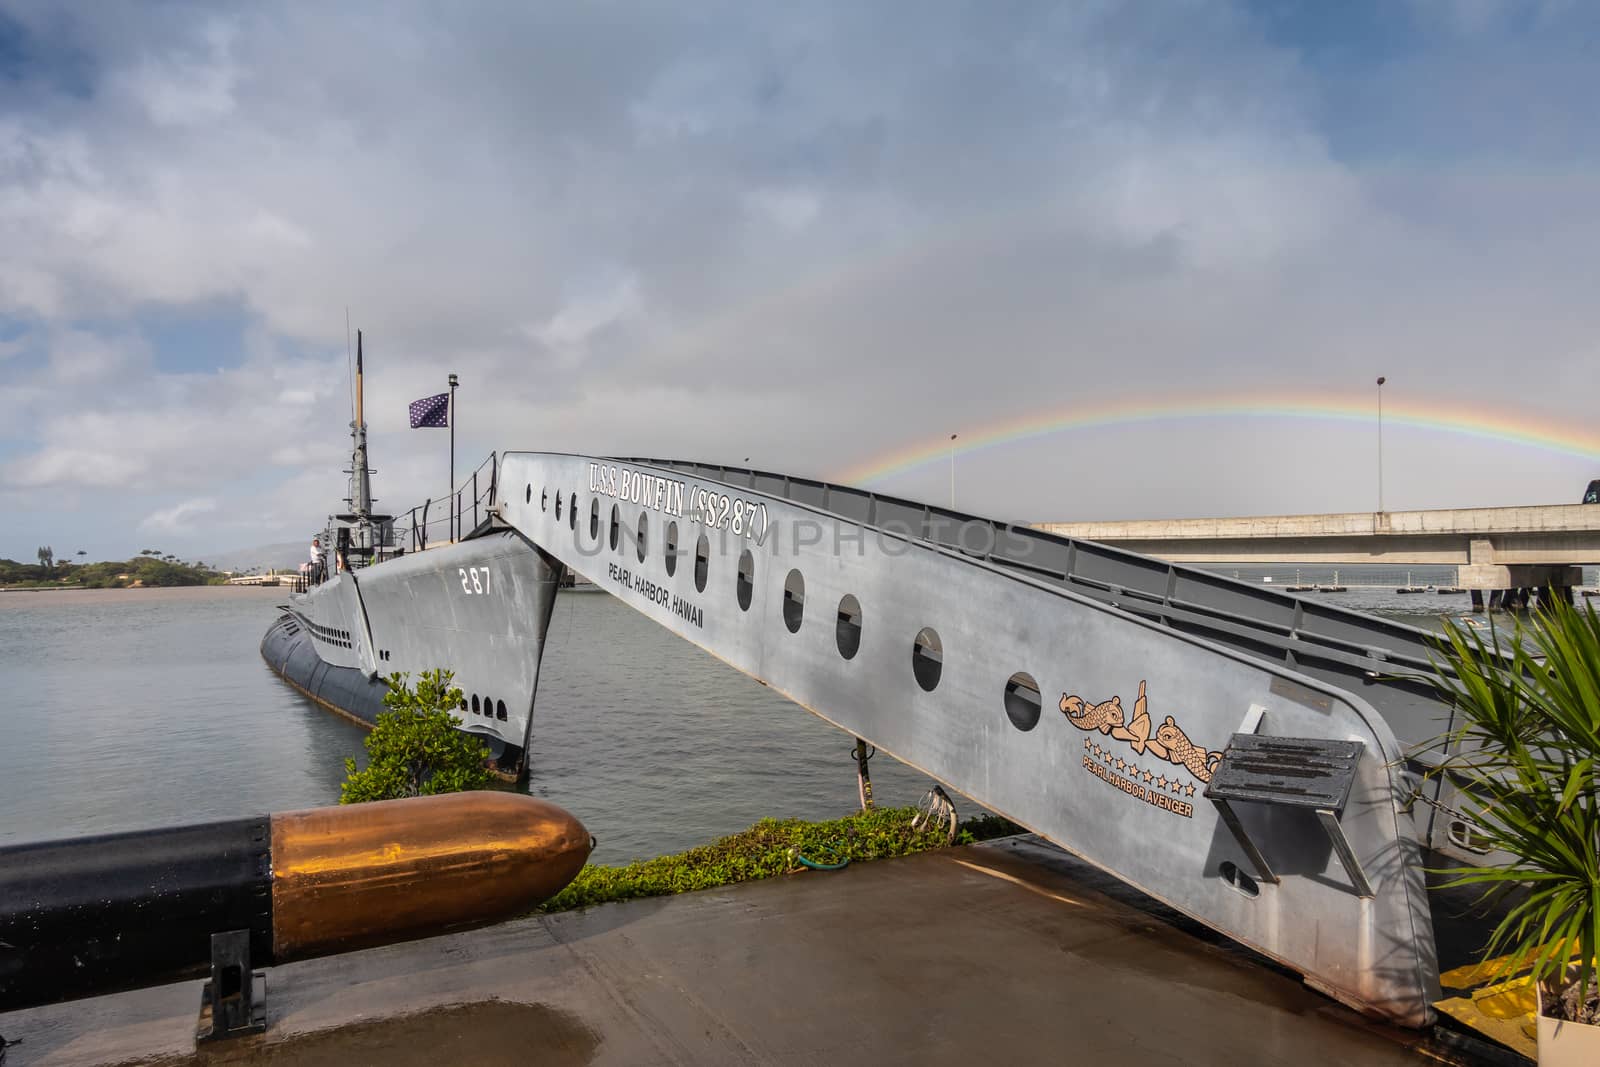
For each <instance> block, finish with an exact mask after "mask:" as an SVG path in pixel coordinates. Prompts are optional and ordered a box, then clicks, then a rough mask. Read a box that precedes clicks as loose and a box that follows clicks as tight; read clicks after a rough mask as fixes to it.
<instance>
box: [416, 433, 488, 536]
mask: <svg viewBox="0 0 1600 1067" xmlns="http://www.w3.org/2000/svg"><path fill="white" fill-rule="evenodd" d="M498 460H499V456H498V454H497V453H494V452H490V453H489V458H487V459H485V460H484V461H483V462H482V463H480V464H478V466H477V468H476V469H474V470H473V471H472V473H471V474H469V475H467V477H466V478H464V479H462V481H461V484H460V485H457V486H456V487H455V488H454V489H452V490H451V491H450V492H449V493H447V494H445V495H444V496H440V497H434V498H433V499H431V500H426V501H424V502H422V503H421V504H418V505H417V506H416V507H414V508H412V509H411V510H410V511H409V512H407V513H406V514H404V515H400V516H396V518H395V525H394V543H395V546H396V547H397V548H401V549H404V550H405V551H407V552H421V551H423V550H424V549H426V548H427V547H428V546H429V545H436V544H439V543H440V542H444V543H449V542H452V541H459V540H461V538H463V537H465V536H466V535H467V534H469V533H471V532H472V531H473V530H475V529H477V528H478V525H479V524H480V523H481V522H483V520H484V519H486V518H488V517H489V511H490V509H491V508H493V507H494V505H495V501H496V499H497V495H498V493H499V488H500V484H499V483H500V477H499V472H500V464H499V462H498Z"/></svg>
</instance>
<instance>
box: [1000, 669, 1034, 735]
mask: <svg viewBox="0 0 1600 1067" xmlns="http://www.w3.org/2000/svg"><path fill="white" fill-rule="evenodd" d="M1042 704H1043V701H1042V700H1041V699H1040V697H1039V683H1038V682H1036V681H1034V680H1033V675H1031V674H1028V673H1027V672H1025V671H1018V672H1017V673H1016V674H1013V675H1012V676H1011V678H1010V680H1009V681H1007V682H1006V695H1005V708H1006V718H1008V719H1010V720H1011V725H1012V726H1015V727H1016V728H1017V729H1019V730H1021V731H1023V732H1024V733H1026V732H1027V731H1029V730H1031V729H1033V728H1034V727H1035V726H1038V725H1039V709H1040V707H1041V705H1042Z"/></svg>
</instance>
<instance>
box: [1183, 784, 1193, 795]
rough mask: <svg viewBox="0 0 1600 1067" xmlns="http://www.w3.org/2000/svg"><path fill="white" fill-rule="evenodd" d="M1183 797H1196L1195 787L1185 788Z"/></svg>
mask: <svg viewBox="0 0 1600 1067" xmlns="http://www.w3.org/2000/svg"><path fill="white" fill-rule="evenodd" d="M1183 795H1184V796H1186V797H1192V796H1194V786H1192V785H1186V786H1184V787H1183Z"/></svg>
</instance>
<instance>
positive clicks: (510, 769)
mask: <svg viewBox="0 0 1600 1067" xmlns="http://www.w3.org/2000/svg"><path fill="white" fill-rule="evenodd" d="M563 573H564V568H563V567H562V565H561V564H560V563H558V562H556V561H555V560H554V559H552V558H551V557H549V556H548V555H546V554H545V553H544V552H542V551H541V550H539V549H537V548H535V547H534V546H533V545H532V544H530V543H529V542H528V541H527V540H526V539H524V538H523V537H521V536H520V535H519V534H517V533H515V532H509V531H495V532H490V533H487V534H485V535H483V536H479V537H474V538H472V539H470V540H467V541H462V542H459V543H456V544H451V545H444V546H441V547H439V548H433V549H429V550H427V551H426V552H418V553H414V554H411V555H405V556H400V557H397V558H394V559H390V560H385V561H384V562H382V563H379V564H376V565H374V566H371V567H364V568H358V569H357V570H355V571H345V572H341V573H339V574H337V575H336V576H335V577H333V578H331V579H329V580H328V581H327V582H324V583H323V584H321V585H317V586H313V587H312V588H311V589H310V590H308V591H307V592H305V593H300V594H294V595H292V596H291V597H290V602H289V603H288V604H286V605H284V606H283V610H282V614H280V615H279V617H278V618H277V619H276V620H274V621H273V623H272V625H271V626H270V627H268V629H267V632H266V634H265V636H264V637H263V638H262V641H261V655H262V658H263V659H265V660H266V662H267V665H268V666H270V667H271V668H272V669H273V671H275V672H276V673H277V674H278V675H280V676H281V677H282V678H283V680H284V681H285V682H287V683H289V685H291V686H293V687H294V688H295V689H297V690H299V691H300V692H301V693H303V694H305V695H306V696H308V697H310V698H311V699H312V700H314V701H316V702H317V703H318V704H320V705H322V706H323V707H325V708H328V709H330V710H332V711H335V712H337V713H339V714H341V715H344V716H346V717H348V718H350V719H352V720H354V721H356V722H358V723H360V724H362V725H364V726H368V727H371V726H374V725H376V724H377V720H378V716H379V715H380V714H382V713H383V711H384V710H385V708H384V704H383V698H384V694H385V693H387V692H388V689H389V687H388V683H387V681H386V679H387V678H388V677H389V676H391V675H393V674H396V673H400V674H407V675H410V676H411V677H412V679H413V680H414V679H415V678H416V676H417V675H419V674H420V673H421V672H423V671H431V670H439V669H443V670H448V671H450V672H452V674H453V675H454V678H453V681H452V684H453V685H455V686H456V687H458V688H460V689H461V691H462V698H461V704H460V706H459V707H458V708H457V709H456V717H457V718H458V719H460V720H461V722H460V726H459V727H458V728H459V729H460V730H461V731H462V732H463V733H467V734H470V735H472V736H473V737H475V738H477V739H478V740H479V741H481V742H483V743H484V744H485V745H486V746H487V747H488V749H489V755H490V760H491V766H492V769H493V770H494V771H495V773H496V774H497V775H499V776H500V777H501V778H503V779H507V780H516V779H518V778H519V777H521V776H522V775H523V774H525V773H526V770H527V751H528V745H529V743H530V739H531V734H532V724H533V703H534V696H535V690H536V689H537V686H538V680H539V660H540V657H541V656H542V655H543V651H544V637H545V633H546V631H547V629H548V628H549V624H550V614H551V612H552V610H553V609H554V607H555V597H556V592H557V590H558V589H559V587H560V582H561V577H562V575H563Z"/></svg>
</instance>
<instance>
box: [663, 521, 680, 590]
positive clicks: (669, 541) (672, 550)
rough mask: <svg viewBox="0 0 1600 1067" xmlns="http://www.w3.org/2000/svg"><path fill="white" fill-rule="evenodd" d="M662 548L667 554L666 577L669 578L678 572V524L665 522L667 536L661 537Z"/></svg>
mask: <svg viewBox="0 0 1600 1067" xmlns="http://www.w3.org/2000/svg"><path fill="white" fill-rule="evenodd" d="M662 548H663V549H664V550H665V551H666V556H667V577H668V578H671V577H672V576H673V575H674V574H676V573H678V524H677V523H676V522H669V523H667V536H666V537H665V538H664V539H663V543H662Z"/></svg>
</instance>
